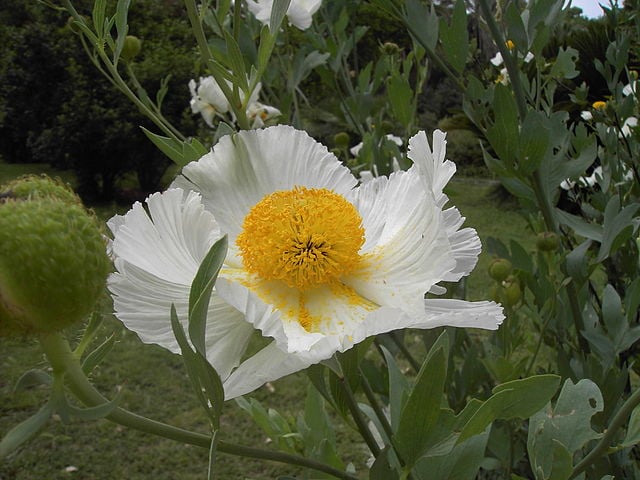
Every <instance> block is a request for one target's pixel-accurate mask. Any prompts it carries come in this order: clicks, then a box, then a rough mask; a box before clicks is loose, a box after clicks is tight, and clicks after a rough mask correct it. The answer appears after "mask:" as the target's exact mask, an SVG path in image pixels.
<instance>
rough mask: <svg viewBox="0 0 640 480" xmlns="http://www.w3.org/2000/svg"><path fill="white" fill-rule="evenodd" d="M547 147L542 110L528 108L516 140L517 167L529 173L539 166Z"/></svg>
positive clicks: (546, 133)
mask: <svg viewBox="0 0 640 480" xmlns="http://www.w3.org/2000/svg"><path fill="white" fill-rule="evenodd" d="M548 148H549V128H548V126H547V122H546V117H545V115H544V114H543V113H542V112H537V111H535V110H530V111H529V112H528V113H527V116H526V118H525V119H524V122H523V123H522V128H521V130H520V141H519V142H518V159H519V164H518V169H519V170H520V171H522V173H523V175H530V174H532V173H533V172H535V171H536V170H537V169H538V168H539V167H540V162H542V159H543V158H544V156H545V154H546V153H547V149H548Z"/></svg>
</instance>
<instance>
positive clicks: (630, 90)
mask: <svg viewBox="0 0 640 480" xmlns="http://www.w3.org/2000/svg"><path fill="white" fill-rule="evenodd" d="M637 89H638V81H637V80H633V81H632V82H631V83H627V84H626V85H625V86H624V88H623V89H622V94H623V95H624V96H625V97H626V96H629V95H631V94H633V95H635V94H636V91H637Z"/></svg>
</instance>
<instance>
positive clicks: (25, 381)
mask: <svg viewBox="0 0 640 480" xmlns="http://www.w3.org/2000/svg"><path fill="white" fill-rule="evenodd" d="M52 382H53V377H51V375H49V374H48V373H47V372H45V371H44V370H39V369H33V370H28V371H26V372H24V373H23V374H22V375H21V376H20V378H19V379H18V381H17V382H16V384H15V386H14V387H13V391H14V392H18V391H20V390H25V389H26V388H29V387H33V386H34V385H51V383H52Z"/></svg>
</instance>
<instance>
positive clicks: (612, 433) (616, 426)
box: [569, 388, 640, 479]
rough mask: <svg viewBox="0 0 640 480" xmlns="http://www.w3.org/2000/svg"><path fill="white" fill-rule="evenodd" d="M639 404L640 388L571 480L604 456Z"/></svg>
mask: <svg viewBox="0 0 640 480" xmlns="http://www.w3.org/2000/svg"><path fill="white" fill-rule="evenodd" d="M639 404H640V388H639V389H637V390H636V391H635V392H634V393H633V395H631V396H630V397H629V398H628V399H627V401H626V402H624V404H623V405H622V407H620V410H618V412H617V413H616V414H615V416H614V417H613V419H612V420H611V423H610V424H609V428H607V430H606V431H605V433H604V435H603V436H602V438H601V439H600V441H599V442H598V444H597V445H596V446H595V447H594V449H593V450H591V451H590V452H589V453H588V454H587V456H586V457H584V458H583V459H582V460H581V461H580V462H579V463H578V464H577V465H576V466H575V467H574V468H573V471H572V472H571V476H570V477H569V478H570V479H571V478H575V477H577V476H578V475H580V474H581V473H582V472H584V471H585V470H586V469H587V467H588V466H589V465H591V464H592V463H593V462H594V461H595V460H596V459H598V458H599V457H601V456H602V455H603V454H605V453H606V452H607V451H608V449H609V445H610V444H611V442H612V441H613V440H614V438H615V437H616V435H617V434H618V430H620V428H621V427H622V426H624V425H625V424H626V422H627V419H628V418H629V415H631V412H632V411H633V409H634V408H635V407H636V406H638V405H639Z"/></svg>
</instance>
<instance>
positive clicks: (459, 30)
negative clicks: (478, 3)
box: [440, 0, 469, 73]
mask: <svg viewBox="0 0 640 480" xmlns="http://www.w3.org/2000/svg"><path fill="white" fill-rule="evenodd" d="M440 41H441V42H442V46H443V49H444V53H445V56H446V57H447V61H448V62H449V63H450V64H451V66H452V67H453V68H454V69H455V70H456V71H457V72H458V73H462V71H463V70H464V66H465V64H466V63H467V55H468V53H469V32H468V31H467V9H466V5H465V2H464V0H456V4H455V6H454V8H453V16H452V18H451V25H450V26H449V25H447V24H446V23H445V22H444V20H442V21H441V22H440Z"/></svg>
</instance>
